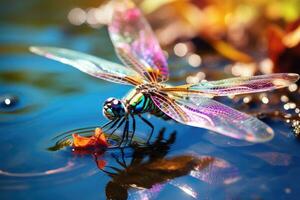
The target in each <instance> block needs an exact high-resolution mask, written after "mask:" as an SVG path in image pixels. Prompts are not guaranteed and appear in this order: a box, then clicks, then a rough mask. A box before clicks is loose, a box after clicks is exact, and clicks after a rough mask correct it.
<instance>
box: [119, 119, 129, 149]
mask: <svg viewBox="0 0 300 200" xmlns="http://www.w3.org/2000/svg"><path fill="white" fill-rule="evenodd" d="M125 119H126V123H125V127H124V129H123V134H122V139H121V142H120V143H119V147H120V146H121V145H122V143H123V141H124V139H125V136H126V134H127V131H128V125H129V121H128V119H127V118H124V119H123V120H122V121H123V122H124V120H125Z"/></svg>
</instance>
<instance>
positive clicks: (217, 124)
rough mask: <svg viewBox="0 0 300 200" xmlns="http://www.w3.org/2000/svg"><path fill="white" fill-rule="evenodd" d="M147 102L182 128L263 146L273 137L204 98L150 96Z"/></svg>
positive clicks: (263, 127)
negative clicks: (263, 143)
mask: <svg viewBox="0 0 300 200" xmlns="http://www.w3.org/2000/svg"><path fill="white" fill-rule="evenodd" d="M151 98H152V100H153V102H154V103H155V105H156V106H157V107H158V108H160V109H161V110H162V111H163V112H164V113H165V114H167V115H168V116H169V117H171V118H172V119H174V120H175V121H178V122H180V123H183V124H187V125H190V126H195V127H200V128H206V129H209V130H212V131H214V132H217V133H220V134H223V135H226V136H229V137H232V138H236V139H242V140H246V141H249V142H265V141H268V140H270V139H272V138H273V136H274V133H273V130H272V129H271V128H270V127H269V126H267V125H266V124H265V123H263V122H262V121H260V120H258V119H257V118H255V117H252V116H249V115H247V114H245V113H242V112H239V111H237V110H235V109H232V108H230V107H228V106H226V105H224V104H221V103H219V102H217V101H214V100H212V99H210V98H207V97H201V96H198V97H189V98H188V99H187V98H186V96H185V95H178V94H176V96H173V95H170V94H169V95H168V96H165V95H161V94H153V95H152V96H151ZM175 108H176V109H175ZM182 116H184V117H182Z"/></svg>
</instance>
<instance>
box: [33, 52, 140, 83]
mask: <svg viewBox="0 0 300 200" xmlns="http://www.w3.org/2000/svg"><path fill="white" fill-rule="evenodd" d="M30 51H32V52H33V53H36V54H38V55H41V56H45V57H47V58H49V59H53V60H56V61H59V62H61V63H64V64H67V65H71V66H73V67H75V68H77V69H79V70H80V71H82V72H85V73H87V74H89V75H91V76H94V77H97V78H100V79H104V80H107V81H111V82H115V83H122V84H131V85H138V84H140V83H142V81H143V78H142V77H141V76H140V75H139V74H138V73H137V72H136V71H134V70H133V69H131V68H128V67H124V66H122V65H119V64H117V63H113V62H110V61H107V60H104V59H101V58H97V57H95V56H92V55H88V54H85V53H81V52H77V51H73V50H68V49H63V48H56V47H30Z"/></svg>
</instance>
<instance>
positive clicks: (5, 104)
mask: <svg viewBox="0 0 300 200" xmlns="http://www.w3.org/2000/svg"><path fill="white" fill-rule="evenodd" d="M18 102H19V99H18V97H17V96H14V95H2V96H0V108H4V109H5V108H12V107H14V106H15V105H17V103H18Z"/></svg>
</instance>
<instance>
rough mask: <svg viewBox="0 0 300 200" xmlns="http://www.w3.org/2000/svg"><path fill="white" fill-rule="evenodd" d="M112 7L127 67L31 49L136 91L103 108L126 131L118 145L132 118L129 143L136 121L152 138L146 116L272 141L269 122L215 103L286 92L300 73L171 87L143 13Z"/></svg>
mask: <svg viewBox="0 0 300 200" xmlns="http://www.w3.org/2000/svg"><path fill="white" fill-rule="evenodd" d="M114 2H115V5H114V14H113V17H112V21H111V23H110V24H109V27H108V30H109V35H110V38H111V40H112V43H113V45H114V47H115V50H116V53H117V55H118V56H119V58H120V60H121V61H122V62H123V64H124V66H123V65H120V64H116V63H112V62H110V61H106V60H104V59H101V58H97V57H94V56H91V55H87V54H84V53H80V52H76V51H72V50H68V49H62V48H54V47H31V48H30V50H31V51H32V52H34V53H37V54H39V55H42V56H45V57H47V58H50V59H53V60H57V61H59V62H62V63H64V64H67V65H71V66H73V67H75V68H77V69H79V70H80V71H82V72H84V73H87V74H89V75H91V76H94V77H96V78H100V79H104V80H107V81H111V82H115V83H120V84H128V85H132V86H134V87H135V88H134V89H132V90H131V91H130V92H129V93H128V95H126V96H125V97H124V98H123V99H121V100H120V99H117V98H109V99H107V100H106V101H105V103H104V106H103V114H104V115H105V117H106V118H107V119H109V120H110V121H109V123H108V125H107V126H108V127H109V128H112V127H116V128H119V127H121V126H124V131H123V134H122V140H121V142H120V145H121V144H122V143H123V141H124V139H126V141H128V138H129V131H128V128H129V126H130V123H129V119H130V118H131V119H132V135H131V138H133V135H134V133H135V126H136V124H135V117H139V118H140V119H141V120H142V121H143V122H145V123H146V124H147V125H148V126H150V127H151V129H152V131H151V133H150V136H149V139H150V138H151V135H152V133H153V129H154V127H153V125H152V124H151V123H150V122H149V121H148V120H147V119H145V118H144V117H143V116H142V114H143V113H151V114H153V115H155V116H159V117H163V118H171V119H174V120H175V121H177V122H180V123H183V124H186V125H190V126H195V127H200V128H206V129H209V130H212V131H215V132H217V133H220V134H223V135H226V136H229V137H233V138H237V139H243V140H247V141H250V142H265V141H268V140H270V139H272V137H273V135H274V133H273V130H272V129H271V128H270V127H269V126H267V125H266V124H265V123H263V122H262V121H260V120H258V119H257V118H254V117H252V116H249V115H247V114H245V113H242V112H239V111H237V110H234V109H232V108H230V107H227V106H225V105H223V104H221V103H218V102H217V101H214V100H212V99H211V98H212V97H214V96H228V95H236V94H246V93H255V92H263V91H269V90H273V89H277V88H282V87H286V86H289V85H290V84H292V83H294V82H296V81H297V80H298V78H299V76H298V74H291V73H285V74H269V75H261V76H253V77H236V78H230V79H225V80H219V81H209V82H201V83H196V84H187V85H180V86H171V85H169V84H166V83H165V82H166V81H167V80H168V77H169V69H168V65H167V60H166V58H165V56H164V53H163V51H162V50H161V48H160V46H159V43H158V41H157V39H156V38H155V36H154V34H153V32H152V30H151V27H150V25H149V24H148V22H147V21H146V20H145V19H144V17H143V16H142V13H141V12H140V10H139V9H138V8H137V7H136V6H135V5H134V3H133V2H132V1H130V0H122V1H121V0H116V1H114ZM149 139H148V141H149ZM130 141H131V140H130Z"/></svg>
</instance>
